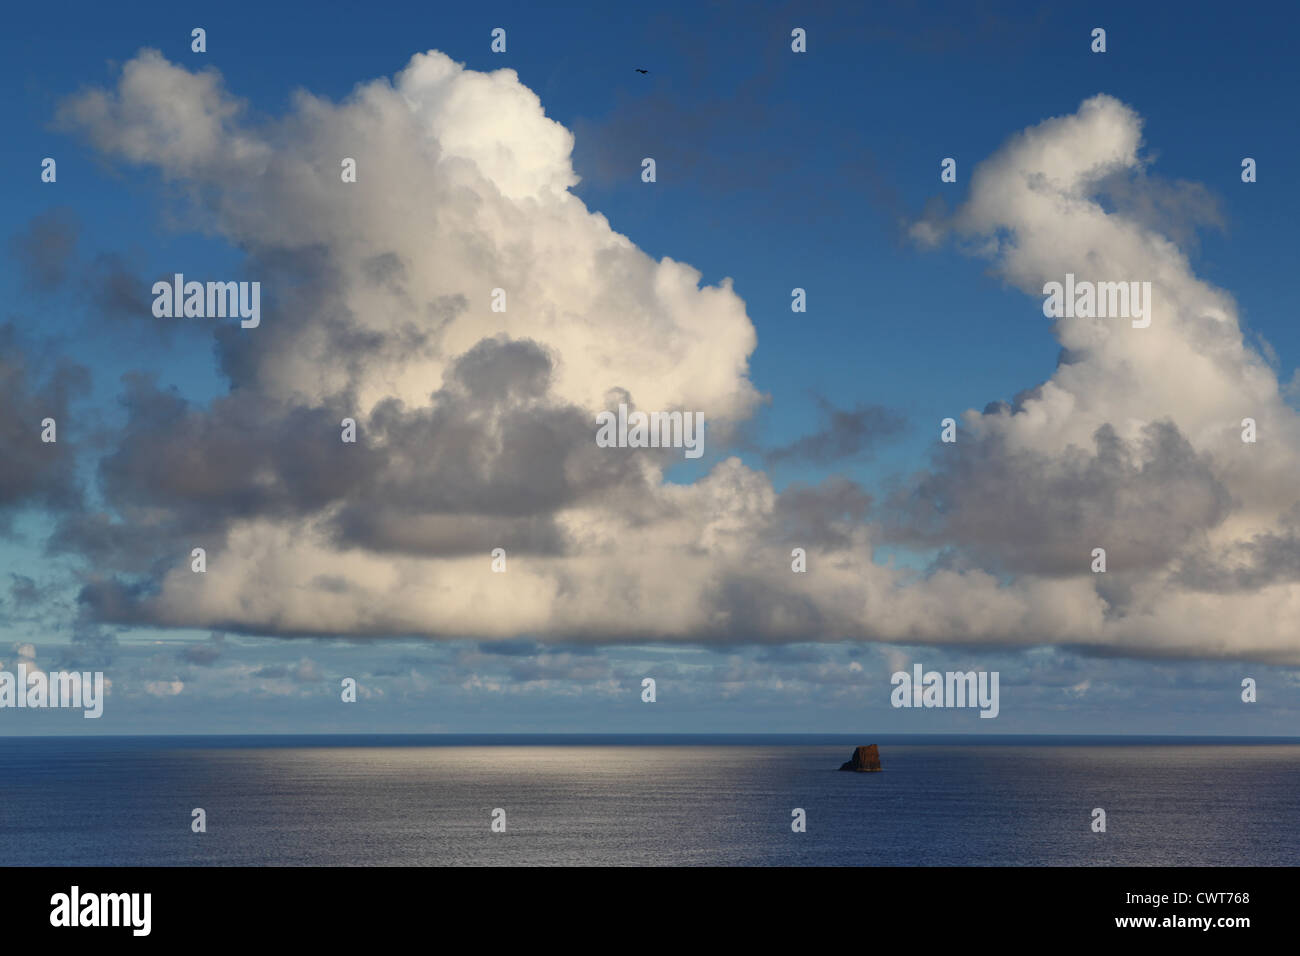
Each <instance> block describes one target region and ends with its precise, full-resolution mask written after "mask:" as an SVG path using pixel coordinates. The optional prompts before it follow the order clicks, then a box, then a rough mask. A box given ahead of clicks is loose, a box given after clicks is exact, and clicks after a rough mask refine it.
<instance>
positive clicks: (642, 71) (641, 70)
mask: <svg viewBox="0 0 1300 956" xmlns="http://www.w3.org/2000/svg"><path fill="white" fill-rule="evenodd" d="M636 71H637V72H638V73H649V72H650V71H649V70H643V69H641V67H639V66H638V67H637V68H636Z"/></svg>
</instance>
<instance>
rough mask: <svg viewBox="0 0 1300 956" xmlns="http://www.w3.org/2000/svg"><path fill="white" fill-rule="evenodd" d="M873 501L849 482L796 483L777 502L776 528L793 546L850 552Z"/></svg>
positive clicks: (835, 479)
mask: <svg viewBox="0 0 1300 956" xmlns="http://www.w3.org/2000/svg"><path fill="white" fill-rule="evenodd" d="M871 500H872V499H871V496H870V495H868V494H867V493H866V492H865V491H863V490H862V488H861V486H860V485H858V484H857V483H856V482H853V481H850V480H849V479H847V478H840V477H836V478H828V479H826V480H825V481H823V482H822V483H821V484H819V485H808V484H803V483H795V484H792V485H790V486H788V487H787V488H786V489H785V490H784V491H782V492H781V496H780V497H779V498H777V502H776V518H775V528H776V530H777V531H778V533H779V534H780V535H781V537H782V539H783V540H784V541H785V542H787V543H789V544H791V545H792V546H799V547H803V548H805V549H808V548H824V549H829V550H834V549H838V548H846V547H848V546H849V544H850V542H851V534H852V532H853V530H854V528H856V527H858V526H859V525H860V524H861V523H862V521H864V520H865V519H866V517H867V514H868V512H869V511H870V509H871Z"/></svg>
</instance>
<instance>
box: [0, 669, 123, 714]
mask: <svg viewBox="0 0 1300 956" xmlns="http://www.w3.org/2000/svg"><path fill="white" fill-rule="evenodd" d="M4 707H80V708H81V709H82V710H84V711H85V713H84V714H82V716H83V717H87V718H95V717H101V716H103V714H104V672H103V671H95V672H94V673H93V674H92V673H91V672H90V671H86V672H85V673H81V674H79V673H77V672H76V671H73V672H71V673H69V672H66V671H51V672H50V673H48V674H46V673H45V672H44V671H40V670H33V671H31V672H30V673H28V670H27V665H26V664H19V665H18V674H17V676H15V675H14V674H13V673H11V672H10V671H0V708H4Z"/></svg>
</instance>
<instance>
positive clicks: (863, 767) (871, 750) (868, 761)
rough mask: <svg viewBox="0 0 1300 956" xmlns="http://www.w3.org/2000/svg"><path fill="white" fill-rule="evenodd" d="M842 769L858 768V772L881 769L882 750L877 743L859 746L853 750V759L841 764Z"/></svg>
mask: <svg viewBox="0 0 1300 956" xmlns="http://www.w3.org/2000/svg"><path fill="white" fill-rule="evenodd" d="M840 769H841V770H856V771H857V772H858V773H870V772H871V771H873V770H880V769H882V768H881V766H880V751H879V750H877V749H876V745H875V744H867V745H866V746H865V747H859V748H858V749H857V750H855V751H853V759H852V760H850V761H849V762H848V763H844V764H840Z"/></svg>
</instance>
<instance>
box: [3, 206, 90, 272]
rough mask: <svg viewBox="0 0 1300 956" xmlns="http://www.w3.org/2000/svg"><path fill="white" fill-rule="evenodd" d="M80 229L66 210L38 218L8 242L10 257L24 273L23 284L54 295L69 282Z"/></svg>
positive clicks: (49, 212)
mask: <svg viewBox="0 0 1300 956" xmlns="http://www.w3.org/2000/svg"><path fill="white" fill-rule="evenodd" d="M79 232H80V227H79V226H78V224H77V220H76V218H75V217H74V216H73V215H72V214H71V213H69V212H68V211H67V210H63V209H52V210H50V211H48V212H43V213H41V214H40V215H38V216H35V217H33V218H32V219H31V221H29V222H28V223H27V226H26V228H25V229H23V231H22V232H20V233H18V234H17V235H15V236H14V237H13V238H12V239H10V240H9V253H10V255H11V256H12V257H13V258H14V260H15V262H17V264H18V267H19V269H20V270H21V271H22V276H23V283H24V285H26V286H27V287H28V288H30V289H35V290H37V291H39V292H53V291H54V290H55V289H57V288H59V287H60V286H61V285H63V283H64V282H65V281H66V280H67V278H68V275H69V274H70V272H71V271H72V264H73V260H74V258H75V256H76V249H77V236H78V234H79Z"/></svg>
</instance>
